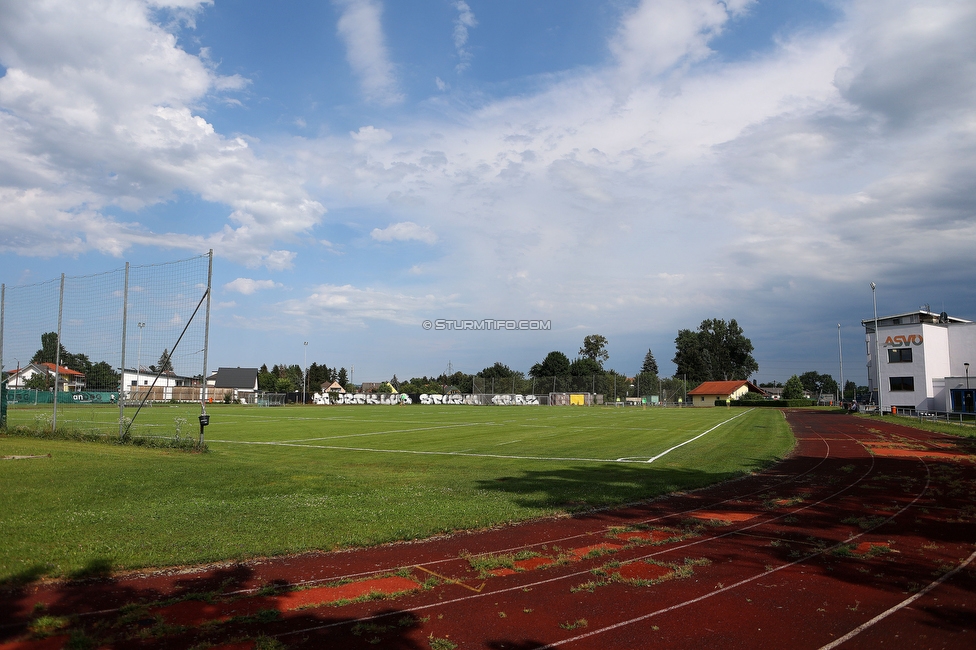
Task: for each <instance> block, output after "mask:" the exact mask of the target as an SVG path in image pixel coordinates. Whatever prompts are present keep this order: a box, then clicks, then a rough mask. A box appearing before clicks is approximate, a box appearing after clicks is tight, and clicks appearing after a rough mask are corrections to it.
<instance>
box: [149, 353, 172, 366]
mask: <svg viewBox="0 0 976 650" xmlns="http://www.w3.org/2000/svg"><path fill="white" fill-rule="evenodd" d="M149 369H150V370H152V371H153V372H173V360H172V359H171V358H170V354H169V350H167V349H165V348H163V353H162V354H161V355H159V361H157V362H156V365H155V366H149Z"/></svg>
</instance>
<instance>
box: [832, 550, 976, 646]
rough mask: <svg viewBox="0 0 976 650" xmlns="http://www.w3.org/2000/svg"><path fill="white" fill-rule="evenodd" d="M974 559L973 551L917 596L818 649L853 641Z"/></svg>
mask: <svg viewBox="0 0 976 650" xmlns="http://www.w3.org/2000/svg"><path fill="white" fill-rule="evenodd" d="M974 559H976V551H973V553H972V555H970V556H969V557H968V558H966V561H965V562H963V563H962V564H960V565H959V566H957V567H956V568H955V569H953V570H952V571H950V572H949V573H947V574H945V575H943V576H942V577H941V578H939V579H938V580H936V581H935V582H933V583H931V584H929V585H928V586H927V587H925V589H923V590H921V591H920V592H918V593H917V594H915V595H914V596H912V597H911V598H906V599H905V600H903V601H901V602H900V603H898V604H897V605H895V606H894V607H892V608H890V609H887V610H885V611H883V612H881V613H880V614H878V615H877V616H875V617H874V618H872V619H871V620H870V621H868V622H867V623H863V624H861V625H859V626H857V627H856V628H854V629H853V630H851V631H850V632H848V633H847V634H845V635H844V636H842V637H841V638H839V639H837V640H836V641H834V642H832V643H828V644H827V645H825V646H821V647H820V650H831V648H836V647H837V646H839V645H840V644H841V643H845V642H847V641H850V640H851V639H853V638H854V637H855V636H857V635H858V634H860V633H861V632H863V631H864V630H866V629H868V628H869V627H873V626H874V625H875V624H876V623H879V622H880V621H881V620H883V619H885V618H887V617H889V616H891V615H892V614H894V613H895V612H897V611H898V610H900V609H903V608H905V607H908V606H909V605H911V604H912V603H914V602H915V601H916V600H918V599H919V598H921V597H922V596H924V595H925V594H927V593H928V592H930V591H932V590H933V589H935V588H936V587H938V586H939V585H941V584H942V583H943V582H945V581H946V580H948V579H949V578H951V577H952V576H954V575H956V574H957V573H959V572H960V571H962V570H963V569H965V568H966V567H967V566H969V563H970V562H972V561H973V560H974Z"/></svg>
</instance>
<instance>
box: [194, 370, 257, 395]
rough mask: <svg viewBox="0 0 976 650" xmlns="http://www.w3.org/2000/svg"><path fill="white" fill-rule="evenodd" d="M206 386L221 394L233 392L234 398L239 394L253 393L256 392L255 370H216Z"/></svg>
mask: <svg viewBox="0 0 976 650" xmlns="http://www.w3.org/2000/svg"><path fill="white" fill-rule="evenodd" d="M207 385H208V386H212V387H213V388H216V389H224V391H223V392H226V391H228V390H229V391H233V395H234V397H235V398H237V397H239V396H240V394H241V393H255V392H257V390H258V369H257V368H217V372H216V373H215V374H214V375H212V376H211V378H210V379H208V380H207Z"/></svg>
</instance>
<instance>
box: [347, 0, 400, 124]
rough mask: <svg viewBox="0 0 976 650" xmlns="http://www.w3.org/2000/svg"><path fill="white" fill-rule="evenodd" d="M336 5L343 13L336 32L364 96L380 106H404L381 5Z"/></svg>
mask: <svg viewBox="0 0 976 650" xmlns="http://www.w3.org/2000/svg"><path fill="white" fill-rule="evenodd" d="M333 4H335V6H336V7H338V8H339V9H340V10H341V12H342V13H341V15H340V16H339V21H338V23H337V25H336V29H337V32H338V34H339V37H340V38H341V39H342V40H343V42H344V43H345V45H346V60H347V61H348V62H349V66H350V67H351V68H352V71H353V74H355V75H356V76H357V77H358V78H359V84H360V87H361V88H362V92H363V96H364V97H365V98H366V100H367V101H369V102H375V103H377V104H384V105H390V104H398V103H400V102H402V101H403V95H402V94H400V92H399V90H398V88H397V81H396V76H395V74H394V70H393V64H392V63H391V62H390V57H389V54H388V53H387V51H386V43H385V39H384V37H383V25H382V23H381V21H380V18H381V16H382V14H383V8H382V5H381V4H380V3H379V2H378V1H377V0H333Z"/></svg>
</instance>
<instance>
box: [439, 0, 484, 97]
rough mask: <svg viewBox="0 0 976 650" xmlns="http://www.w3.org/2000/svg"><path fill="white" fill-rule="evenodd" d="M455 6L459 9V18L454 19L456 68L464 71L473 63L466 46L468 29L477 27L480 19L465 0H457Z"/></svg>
mask: <svg viewBox="0 0 976 650" xmlns="http://www.w3.org/2000/svg"><path fill="white" fill-rule="evenodd" d="M454 8H455V9H457V11H458V15H457V18H455V19H454V49H455V50H456V51H457V56H458V64H457V66H455V69H456V70H457V71H458V72H463V71H464V70H466V69H467V68H468V66H470V65H471V52H470V51H469V50H468V49H467V47H466V46H467V44H468V29H469V28H471V27H475V26H476V25H477V24H478V21H477V20H476V19H475V17H474V12H473V11H471V7H470V6H468V3H467V2H465V1H464V0H457V2H455V3H454ZM438 81H440V79H438ZM442 83H443V82H442ZM438 85H440V84H438ZM441 90H443V88H441Z"/></svg>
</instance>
